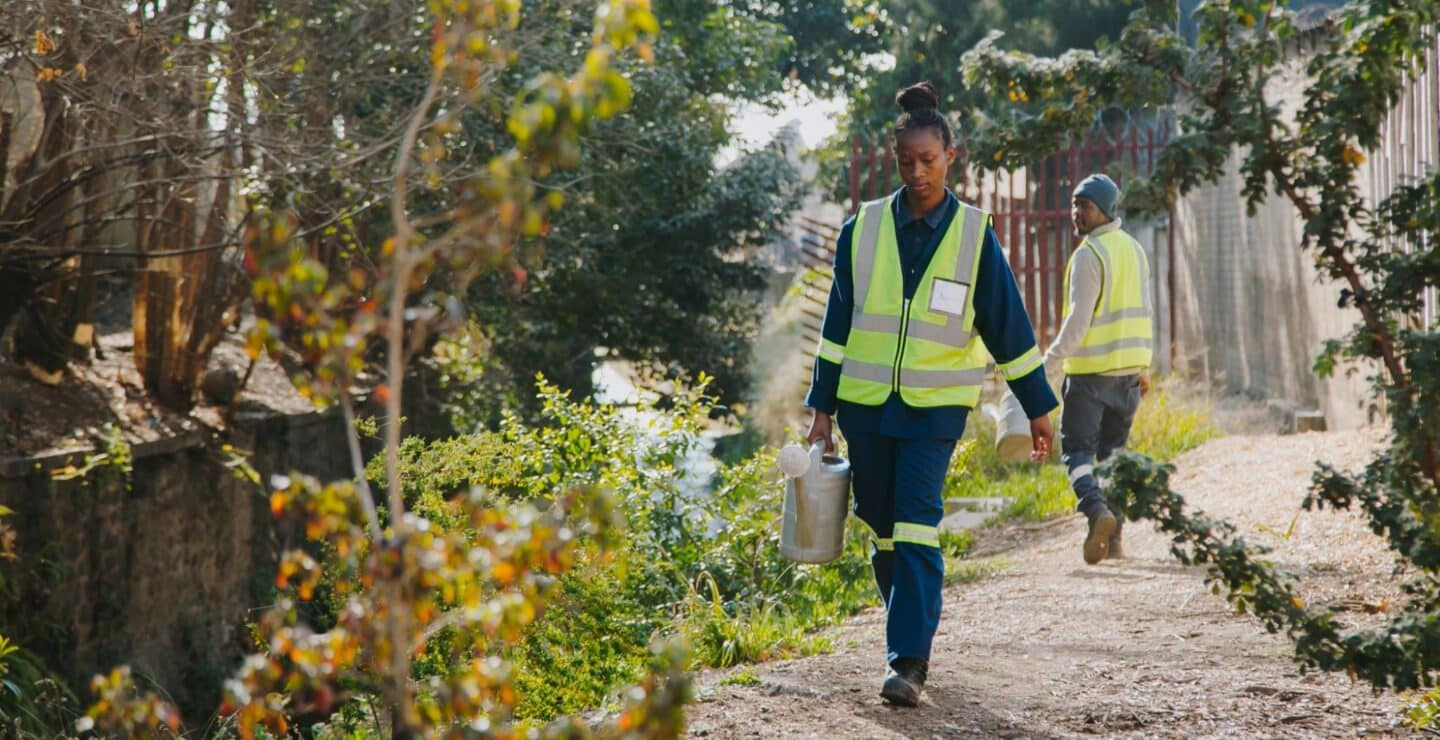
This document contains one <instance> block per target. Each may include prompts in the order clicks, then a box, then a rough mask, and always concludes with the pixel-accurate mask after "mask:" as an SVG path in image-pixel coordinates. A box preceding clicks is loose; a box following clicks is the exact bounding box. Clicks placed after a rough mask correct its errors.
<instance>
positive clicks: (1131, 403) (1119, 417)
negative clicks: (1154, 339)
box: [1060, 374, 1140, 516]
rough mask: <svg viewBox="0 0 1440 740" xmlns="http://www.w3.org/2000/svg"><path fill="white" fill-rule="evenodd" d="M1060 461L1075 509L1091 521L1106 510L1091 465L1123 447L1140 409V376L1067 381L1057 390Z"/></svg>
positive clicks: (1076, 377)
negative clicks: (1060, 405)
mask: <svg viewBox="0 0 1440 740" xmlns="http://www.w3.org/2000/svg"><path fill="white" fill-rule="evenodd" d="M1061 395H1062V396H1063V397H1064V407H1063V408H1062V409H1061V411H1060V455H1061V459H1062V460H1064V461H1065V467H1066V468H1068V469H1069V471H1070V486H1071V488H1073V489H1075V496H1076V498H1077V499H1079V504H1078V505H1077V506H1076V508H1077V509H1079V510H1080V512H1081V513H1083V514H1085V515H1086V516H1090V515H1092V514H1094V513H1095V512H1097V511H1099V510H1100V507H1102V506H1104V505H1105V502H1104V499H1103V498H1102V497H1101V495H1100V484H1099V483H1098V482H1097V481H1096V480H1095V464H1096V463H1098V462H1103V461H1104V460H1105V459H1106V458H1108V457H1110V455H1111V453H1113V452H1115V451H1116V450H1118V449H1121V448H1122V447H1124V446H1125V441H1126V440H1128V439H1129V438H1130V424H1131V422H1133V421H1134V420H1135V409H1136V408H1138V407H1139V406H1140V376H1139V374H1132V375H1070V376H1067V377H1066V378H1065V383H1064V385H1063V386H1062V388H1061Z"/></svg>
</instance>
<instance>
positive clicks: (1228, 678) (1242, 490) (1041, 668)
mask: <svg viewBox="0 0 1440 740" xmlns="http://www.w3.org/2000/svg"><path fill="white" fill-rule="evenodd" d="M1377 440H1378V436H1377V434H1376V433H1373V432H1367V433H1363V434H1355V433H1328V434H1305V435H1297V436H1288V437H1274V436H1255V437H1229V438H1225V439H1220V440H1216V441H1213V442H1210V443H1208V444H1206V445H1204V446H1202V447H1201V448H1199V449H1197V450H1194V451H1192V452H1190V453H1188V454H1187V455H1185V456H1183V457H1182V458H1181V459H1180V460H1179V461H1178V462H1177V466H1178V467H1179V470H1180V472H1179V474H1178V475H1177V477H1176V479H1175V481H1174V487H1175V488H1176V490H1178V491H1180V492H1182V493H1183V494H1185V496H1186V500H1187V502H1189V504H1190V505H1191V507H1192V508H1198V509H1201V510H1204V511H1206V512H1207V513H1210V514H1214V515H1222V516H1225V517H1227V518H1230V519H1231V521H1233V522H1235V523H1236V524H1237V525H1238V526H1240V527H1241V529H1242V531H1244V532H1245V533H1246V536H1247V538H1248V539H1250V540H1251V541H1254V542H1261V543H1265V544H1268V545H1271V546H1273V547H1274V548H1275V552H1274V554H1273V559H1274V561H1275V562H1277V563H1278V564H1280V565H1282V566H1284V567H1287V568H1290V569H1293V570H1295V571H1296V572H1297V573H1299V574H1300V575H1301V576H1302V579H1303V580H1302V583H1303V584H1304V593H1305V597H1306V598H1307V600H1309V601H1310V602H1312V603H1331V602H1337V601H1340V600H1342V599H1350V600H1359V601H1368V602H1371V603H1374V602H1377V601H1378V600H1379V599H1380V598H1381V597H1384V596H1386V595H1390V594H1393V593H1394V591H1395V586H1396V584H1397V583H1398V582H1399V580H1400V579H1401V578H1403V576H1402V575H1395V574H1392V572H1391V571H1392V570H1393V563H1394V561H1393V559H1392V558H1390V557H1389V556H1388V555H1387V554H1386V552H1385V550H1384V548H1383V546H1382V545H1381V543H1380V542H1379V541H1378V540H1377V539H1376V538H1374V537H1373V536H1372V535H1370V534H1369V533H1368V531H1367V530H1366V529H1365V528H1364V526H1363V524H1362V523H1361V522H1360V520H1359V519H1358V518H1356V517H1354V516H1353V515H1347V514H1336V513H1332V512H1328V511H1327V512H1320V513H1301V512H1300V509H1299V502H1300V500H1301V499H1302V498H1303V496H1304V492H1305V487H1306V485H1307V483H1308V480H1309V477H1310V472H1311V470H1312V468H1313V463H1312V461H1314V460H1316V459H1323V460H1326V461H1328V462H1331V463H1332V464H1335V465H1337V466H1342V467H1352V468H1353V467H1358V466H1359V465H1360V464H1362V462H1363V461H1364V460H1365V459H1366V456H1367V451H1368V450H1369V449H1371V448H1372V446H1373V445H1375V444H1376V443H1377ZM1292 522H1293V527H1292ZM1083 529H1084V524H1083V520H1082V519H1080V518H1079V517H1078V516H1076V517H1071V518H1067V519H1064V520H1062V521H1058V522H1050V523H1046V524H1043V525H1035V526H1029V527H1005V528H995V529H991V530H985V531H983V532H982V533H981V536H980V537H979V538H978V548H977V550H978V552H977V555H978V556H980V557H993V558H998V559H1000V560H1001V561H1002V562H1003V563H1004V564H1005V567H1004V570H1003V571H1002V572H1001V574H1000V575H997V576H993V577H991V578H988V579H985V580H983V581H980V582H977V583H972V584H968V585H961V586H956V587H953V588H951V589H948V590H947V591H946V594H945V610H944V615H943V617H942V619H941V624H940V631H939V634H938V635H937V637H936V641H935V652H934V655H933V657H932V660H931V672H930V680H929V683H928V686H927V688H926V697H925V700H924V701H923V703H922V706H921V707H919V708H918V709H897V708H892V707H889V706H886V705H884V704H882V703H881V701H880V698H879V696H878V695H877V692H878V690H879V684H880V679H881V671H882V669H883V656H882V653H883V634H884V615H883V613H881V612H880V611H879V610H876V609H872V610H869V611H866V612H864V613H861V614H860V615H858V616H856V617H855V618H854V619H852V620H851V621H850V622H848V623H847V624H845V625H844V626H843V627H840V628H838V629H837V630H836V631H835V634H834V639H835V644H836V645H837V646H838V649H837V650H836V652H835V653H833V654H830V655H824V656H818V657H814V658H807V659H801V660H793V661H783V662H776V663H770V664H765V665H761V666H758V667H756V668H754V669H753V670H754V671H755V673H756V674H757V675H758V677H759V683H758V685H752V686H743V685H735V684H731V685H721V680H722V679H723V678H724V676H725V675H726V674H723V673H713V674H708V675H704V676H701V677H700V686H701V701H700V702H699V703H698V704H696V705H695V706H694V707H693V708H692V709H691V711H690V733H691V735H692V736H697V737H846V738H850V737H857V738H858V737H907V738H930V737H971V736H985V737H1052V736H1053V737H1064V736H1073V735H1085V734H1103V735H1106V736H1115V735H1121V736H1146V737H1153V736H1171V737H1178V736H1184V737H1195V736H1212V737H1215V736H1218V737H1255V736H1301V737H1316V736H1345V737H1355V736H1364V735H1389V734H1405V729H1406V728H1405V726H1404V725H1403V723H1402V722H1401V717H1400V714H1399V711H1398V709H1399V707H1400V706H1401V700H1400V699H1399V698H1397V697H1396V696H1394V695H1392V694H1379V695H1377V694H1375V693H1373V692H1371V691H1370V690H1369V689H1368V688H1367V687H1366V686H1363V685H1360V684H1353V683H1351V682H1350V680H1349V679H1347V678H1346V677H1344V676H1334V675H1310V676H1303V677H1302V676H1300V675H1299V674H1298V671H1297V669H1296V665H1295V663H1294V662H1293V661H1292V660H1291V659H1290V657H1289V656H1290V648H1289V645H1288V643H1287V642H1286V641H1285V640H1284V639H1283V638H1282V637H1278V636H1275V635H1270V634H1267V633H1266V632H1265V631H1264V629H1263V628H1262V627H1261V626H1260V624H1259V622H1258V621H1256V620H1254V619H1253V618H1248V617H1243V616H1237V615H1235V614H1234V612H1233V611H1232V610H1231V609H1230V608H1229V607H1228V606H1227V605H1226V603H1225V602H1224V601H1223V600H1221V599H1220V598H1219V597H1217V596H1213V595H1211V594H1210V591H1209V589H1208V588H1206V587H1205V586H1204V583H1203V580H1202V579H1203V571H1202V570H1200V569H1196V568H1187V567H1184V566H1181V565H1179V564H1178V563H1177V562H1176V561H1175V560H1174V558H1173V557H1171V556H1170V555H1169V553H1168V547H1169V543H1168V541H1167V540H1166V538H1164V537H1163V536H1161V535H1160V534H1159V533H1157V532H1155V531H1154V530H1153V529H1152V528H1150V527H1149V526H1146V525H1143V524H1142V525H1131V527H1130V528H1128V529H1127V530H1126V549H1127V554H1128V556H1129V557H1128V558H1127V559H1125V560H1119V561H1106V562H1105V563H1104V564H1102V565H1099V566H1093V567H1087V566H1085V565H1084V564H1083V562H1082V561H1081V559H1080V539H1081V536H1082V533H1083ZM1287 531H1288V536H1287ZM1344 616H1345V617H1346V619H1347V621H1349V622H1350V623H1352V624H1360V623H1362V622H1367V621H1374V620H1376V619H1379V618H1380V617H1373V616H1369V615H1366V614H1364V613H1363V611H1353V612H1346V613H1345V615H1344Z"/></svg>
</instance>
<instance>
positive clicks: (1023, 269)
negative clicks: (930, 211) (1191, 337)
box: [849, 123, 1175, 345]
mask: <svg viewBox="0 0 1440 740" xmlns="http://www.w3.org/2000/svg"><path fill="white" fill-rule="evenodd" d="M1167 132H1168V127H1167V126H1165V125H1164V124H1163V123H1161V124H1157V125H1155V126H1151V127H1144V128H1142V127H1137V126H1127V127H1126V130H1125V131H1123V132H1120V133H1118V134H1113V135H1112V134H1107V133H1100V134H1096V135H1094V136H1091V137H1089V138H1088V139H1087V140H1086V141H1084V142H1083V143H1080V144H1077V145H1075V146H1072V147H1070V148H1068V149H1065V150H1062V151H1059V152H1056V153H1055V154H1053V155H1051V156H1049V157H1046V158H1044V159H1043V160H1040V161H1038V162H1035V163H1033V164H1031V165H1030V166H1028V167H1024V168H1020V169H1016V170H1009V171H1000V172H992V173H984V172H981V171H979V170H978V168H975V167H972V166H968V165H965V164H962V165H961V166H958V167H956V168H954V169H953V170H952V173H953V175H954V177H955V178H956V181H955V182H954V183H952V187H953V188H954V190H955V192H956V194H957V195H959V196H960V197H961V198H962V199H964V200H965V201H967V202H969V203H972V204H974V205H976V206H979V207H980V208H984V209H985V210H987V211H989V212H990V213H991V214H993V215H994V217H995V233H996V235H997V236H998V237H999V238H1000V244H1001V246H1002V247H1004V248H1005V250H1006V252H1007V256H1008V257H1009V259H1010V267H1011V269H1012V270H1013V271H1014V272H1015V278H1016V280H1017V281H1018V282H1019V285H1020V291H1021V295H1023V296H1024V298H1025V305H1026V306H1027V307H1028V308H1029V310H1030V320H1031V321H1032V322H1033V323H1034V325H1035V330H1036V333H1037V334H1038V335H1039V339H1040V341H1041V343H1042V345H1043V344H1045V343H1048V342H1049V341H1050V340H1051V339H1052V338H1054V336H1055V334H1056V333H1058V332H1059V329H1060V310H1061V301H1062V300H1063V295H1062V281H1063V279H1064V270H1065V264H1066V261H1067V260H1068V259H1069V256H1070V252H1071V250H1072V249H1074V248H1075V246H1076V245H1077V244H1078V243H1079V242H1078V240H1077V239H1076V238H1075V237H1074V232H1073V231H1072V227H1071V222H1070V193H1071V191H1072V190H1073V189H1074V187H1075V185H1076V183H1078V182H1079V181H1080V180H1082V179H1084V178H1085V177H1086V176H1088V175H1090V174H1091V173H1094V172H1104V173H1106V174H1108V175H1110V176H1111V177H1112V178H1114V179H1115V181H1116V182H1117V183H1118V184H1119V185H1120V187H1121V189H1122V191H1123V189H1124V187H1125V180H1126V178H1127V176H1128V175H1130V174H1132V173H1147V172H1148V171H1149V170H1150V168H1151V166H1152V164H1153V162H1154V161H1155V155H1156V153H1157V152H1158V151H1159V150H1160V149H1162V148H1164V146H1165V142H1166V139H1167V138H1168V137H1167ZM962 157H963V154H962ZM849 185H850V188H849V190H850V212H851V213H854V212H855V211H856V210H858V209H859V206H860V203H861V202H863V201H866V200H871V199H874V198H879V197H882V196H884V195H885V194H887V193H889V192H891V191H892V190H894V189H895V188H897V187H899V178H898V176H897V174H896V172H895V157H894V153H893V152H892V151H891V150H890V148H889V147H888V146H887V145H884V144H873V145H872V144H867V143H866V142H864V141H862V140H861V139H860V138H859V137H856V138H855V139H854V140H852V142H851V151H850V160H849ZM1160 229H1161V232H1160V234H1162V235H1163V238H1158V239H1148V241H1154V242H1157V243H1153V244H1150V245H1149V246H1150V247H1151V249H1152V252H1153V258H1152V265H1153V266H1154V272H1155V274H1156V276H1157V285H1156V286H1155V288H1156V292H1157V294H1159V298H1160V300H1159V301H1158V302H1157V304H1156V306H1157V309H1158V310H1161V311H1162V316H1161V322H1160V323H1161V326H1160V329H1161V336H1160V337H1159V339H1161V340H1162V341H1163V342H1166V344H1167V345H1168V343H1169V342H1168V339H1169V336H1170V332H1169V328H1170V327H1173V326H1174V320H1173V319H1174V317H1173V307H1172V305H1173V302H1172V301H1170V300H1168V299H1169V296H1171V295H1173V290H1172V288H1173V279H1174V277H1173V273H1174V271H1173V269H1171V265H1173V264H1174V260H1173V259H1172V257H1173V254H1174V248H1175V238H1174V228H1173V226H1171V225H1170V219H1168V218H1167V219H1164V221H1163V223H1161V224H1160ZM1132 233H1134V232H1133V231H1132ZM1155 233H1156V232H1155V231H1154V230H1153V229H1152V230H1151V231H1150V232H1149V234H1150V235H1153V234H1155ZM1136 236H1137V238H1140V240H1141V241H1142V242H1145V241H1147V238H1146V236H1142V235H1140V234H1136ZM1147 236H1148V235H1147Z"/></svg>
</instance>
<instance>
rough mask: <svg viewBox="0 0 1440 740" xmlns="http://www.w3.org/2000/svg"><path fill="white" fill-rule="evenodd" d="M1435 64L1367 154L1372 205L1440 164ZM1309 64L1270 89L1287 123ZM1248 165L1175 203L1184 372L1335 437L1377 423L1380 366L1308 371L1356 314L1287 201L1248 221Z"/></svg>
mask: <svg viewBox="0 0 1440 740" xmlns="http://www.w3.org/2000/svg"><path fill="white" fill-rule="evenodd" d="M1317 33H1318V32H1317ZM1435 56H1436V55H1432V57H1431V58H1430V59H1429V60H1428V62H1427V64H1426V65H1425V67H1424V69H1425V70H1426V71H1425V72H1424V74H1423V75H1421V76H1419V77H1418V78H1417V79H1416V80H1413V81H1412V83H1411V84H1410V86H1409V92H1408V93H1407V95H1406V98H1405V101H1402V105H1401V106H1400V107H1399V108H1397V110H1396V111H1395V112H1394V113H1393V114H1392V116H1391V123H1390V125H1388V126H1387V129H1386V135H1385V140H1384V142H1383V143H1382V144H1381V145H1380V146H1379V147H1377V149H1376V151H1373V152H1369V153H1367V156H1368V161H1369V162H1370V164H1369V165H1368V169H1367V170H1366V171H1363V172H1362V173H1361V178H1362V179H1361V182H1360V186H1361V190H1362V194H1363V195H1364V196H1365V197H1366V198H1367V200H1368V202H1370V203H1372V204H1373V203H1375V202H1376V201H1377V200H1378V199H1383V198H1384V197H1385V196H1386V195H1388V194H1389V193H1390V192H1392V190H1393V188H1394V187H1395V186H1396V185H1397V184H1403V183H1404V182H1406V181H1408V180H1409V179H1410V178H1413V177H1414V176H1416V175H1419V174H1421V173H1424V172H1427V171H1431V170H1433V168H1434V167H1435V165H1436V163H1437V161H1440V153H1437V151H1436V146H1437V145H1436V134H1435V130H1436V128H1437V126H1440V124H1437V121H1436V116H1437V112H1436V105H1435V99H1434V95H1435V93H1434V90H1435V89H1436V79H1437V75H1436V58H1435ZM1308 58H1309V55H1308V53H1307V52H1306V50H1305V49H1304V48H1299V47H1297V48H1295V49H1293V50H1292V54H1291V57H1290V59H1289V61H1288V62H1287V63H1286V65H1285V67H1284V69H1283V70H1280V73H1279V74H1277V77H1276V79H1274V80H1273V81H1272V83H1271V84H1270V86H1269V88H1268V90H1267V92H1268V93H1269V98H1270V100H1271V101H1273V102H1274V103H1276V104H1278V105H1279V106H1280V107H1281V109H1282V111H1284V113H1285V115H1290V114H1293V112H1294V111H1295V110H1296V109H1297V108H1298V107H1299V106H1300V105H1301V103H1302V101H1303V93H1304V88H1305V86H1306V84H1307V83H1306V79H1305V76H1304V65H1305V63H1306V62H1307V61H1308ZM1427 132H1428V133H1427ZM1240 156H1242V154H1241V153H1240V152H1236V154H1234V155H1232V156H1231V158H1230V162H1229V164H1228V167H1227V171H1226V173H1225V175H1224V176H1222V177H1221V178H1220V179H1219V180H1218V181H1216V182H1215V183H1212V184H1210V185H1208V186H1206V187H1203V188H1199V189H1197V190H1195V191H1194V192H1192V193H1190V194H1189V195H1188V196H1187V197H1185V198H1183V199H1182V200H1181V201H1180V202H1179V203H1178V204H1177V206H1176V210H1175V225H1176V244H1175V246H1176V259H1175V268H1176V273H1175V282H1176V291H1175V293H1176V296H1175V300H1176V360H1177V365H1178V367H1179V368H1180V369H1182V370H1187V371H1189V372H1191V373H1194V374H1200V375H1204V376H1206V377H1209V378H1212V379H1213V380H1214V381H1215V382H1217V383H1218V384H1220V385H1221V386H1222V387H1223V388H1224V389H1225V390H1226V391H1228V392H1232V393H1242V394H1246V395H1249V396H1251V397H1254V398H1257V399H1265V400H1273V401H1276V402H1278V403H1280V404H1282V405H1284V406H1288V407H1290V408H1293V409H1297V410H1318V411H1320V412H1322V413H1323V414H1324V416H1325V422H1326V425H1327V426H1328V427H1329V428H1331V429H1348V428H1353V427H1356V426H1360V425H1363V424H1365V423H1367V422H1368V421H1369V420H1370V419H1371V417H1372V416H1373V412H1372V410H1371V408H1370V406H1371V404H1372V401H1371V393H1370V388H1369V384H1368V382H1367V380H1366V379H1367V377H1368V376H1370V375H1371V374H1372V373H1373V372H1374V371H1375V368H1373V367H1364V366H1361V367H1357V368H1354V369H1355V370H1356V372H1355V373H1353V374H1347V373H1346V372H1344V370H1343V369H1342V370H1341V371H1338V372H1337V373H1336V375H1335V377H1332V378H1329V379H1320V378H1317V377H1316V376H1315V375H1314V373H1313V371H1312V368H1313V366H1314V361H1315V358H1316V357H1317V356H1318V355H1319V353H1320V349H1321V347H1322V346H1323V343H1324V341H1325V340H1327V339H1339V338H1343V337H1344V336H1345V335H1346V334H1347V333H1348V332H1349V331H1350V329H1351V328H1352V327H1353V326H1355V324H1356V323H1358V322H1359V320H1360V316H1359V312H1357V311H1355V310H1354V309H1341V308H1339V306H1338V300H1339V295H1340V288H1341V287H1342V286H1341V285H1340V284H1338V283H1337V282H1335V281H1331V280H1329V279H1325V278H1321V277H1320V276H1319V274H1318V273H1317V272H1316V270H1315V267H1314V259H1313V255H1312V254H1310V253H1309V252H1304V251H1302V250H1301V249H1300V241H1301V235H1302V233H1303V229H1304V225H1303V223H1302V222H1301V221H1300V218H1299V216H1298V215H1297V214H1296V212H1295V210H1294V208H1293V207H1292V206H1291V204H1290V203H1289V201H1287V200H1285V199H1283V198H1281V197H1278V196H1274V195H1272V196H1271V197H1270V198H1269V199H1267V200H1266V201H1264V202H1263V203H1261V204H1260V205H1259V207H1258V208H1257V209H1256V211H1255V213H1253V214H1247V213H1246V207H1245V203H1244V201H1243V199H1242V197H1241V188H1242V186H1243V182H1242V181H1241V178H1240V175H1239V171H1238V167H1239V161H1240V160H1239V158H1240ZM1380 163H1384V164H1383V167H1382V165H1381V164H1380ZM1377 168H1379V169H1377ZM1392 248H1397V249H1403V248H1405V246H1404V245H1392ZM1433 300H1434V299H1433V296H1432V301H1433ZM1430 311H1431V312H1432V314H1433V311H1434V306H1433V305H1432V306H1431V308H1430Z"/></svg>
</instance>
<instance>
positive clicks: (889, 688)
mask: <svg viewBox="0 0 1440 740" xmlns="http://www.w3.org/2000/svg"><path fill="white" fill-rule="evenodd" d="M929 671H930V661H928V660H925V659H924V658H896V659H895V662H893V663H891V664H890V670H888V671H886V672H885V685H884V686H882V687H880V697H881V698H882V699H884V700H885V701H888V702H890V703H891V704H895V705H898V706H902V707H918V706H920V692H921V691H922V690H923V689H924V688H925V674H926V673H928V672H929Z"/></svg>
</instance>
